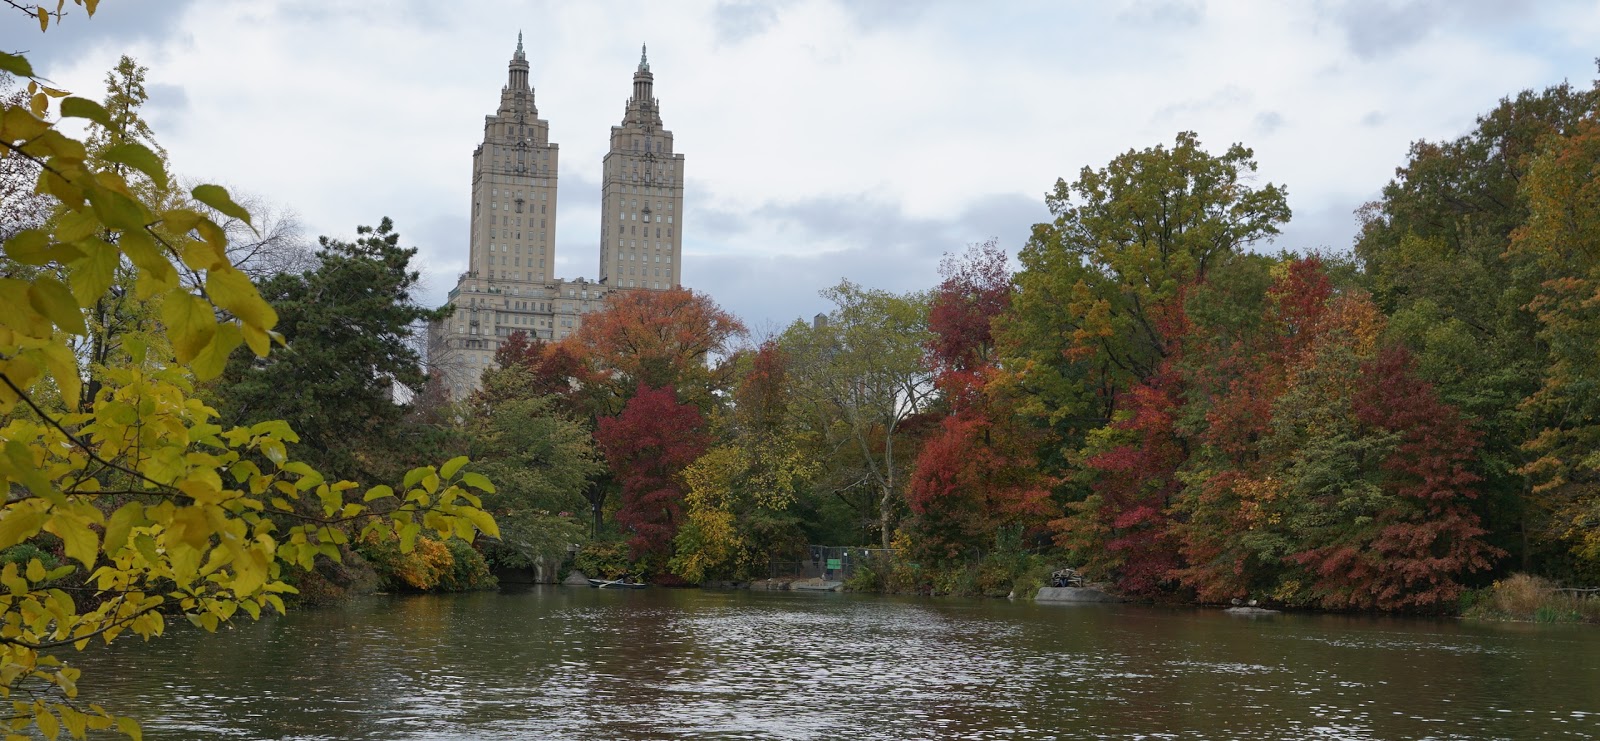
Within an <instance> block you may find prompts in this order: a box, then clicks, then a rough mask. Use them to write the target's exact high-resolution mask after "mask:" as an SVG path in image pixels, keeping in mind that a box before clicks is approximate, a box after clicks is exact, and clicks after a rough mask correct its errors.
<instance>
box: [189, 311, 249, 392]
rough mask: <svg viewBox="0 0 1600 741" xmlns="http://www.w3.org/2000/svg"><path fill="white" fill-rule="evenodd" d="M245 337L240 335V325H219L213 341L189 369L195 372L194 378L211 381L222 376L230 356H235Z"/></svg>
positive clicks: (196, 357) (195, 358)
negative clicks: (236, 349)
mask: <svg viewBox="0 0 1600 741" xmlns="http://www.w3.org/2000/svg"><path fill="white" fill-rule="evenodd" d="M243 340H244V337H243V336H242V335H241V334H240V333H239V325H237V324H234V323H233V322H225V323H223V324H220V325H217V328H216V333H215V334H213V335H212V337H211V341H210V342H208V343H206V346H205V347H204V348H202V349H201V350H200V354H198V355H196V356H195V357H194V362H193V363H190V364H189V368H190V369H191V370H193V371H194V377H195V379H196V380H199V381H209V380H211V379H213V378H216V377H217V376H219V375H222V370H223V369H224V368H226V367H227V366H228V356H229V355H231V354H233V351H234V348H237V347H238V346H239V343H240V342H242V341H243Z"/></svg>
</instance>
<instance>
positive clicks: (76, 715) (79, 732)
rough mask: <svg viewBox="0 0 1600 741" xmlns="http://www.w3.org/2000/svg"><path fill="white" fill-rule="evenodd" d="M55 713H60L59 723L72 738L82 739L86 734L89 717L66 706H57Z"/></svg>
mask: <svg viewBox="0 0 1600 741" xmlns="http://www.w3.org/2000/svg"><path fill="white" fill-rule="evenodd" d="M56 711H57V712H59V713H61V722H62V723H63V724H64V725H66V727H67V733H68V734H69V735H71V736H72V737H73V738H83V734H84V733H86V732H88V729H89V716H87V715H84V714H83V713H80V712H78V711H77V710H74V709H73V708H71V707H68V706H66V705H57V706H56Z"/></svg>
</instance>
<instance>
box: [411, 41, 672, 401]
mask: <svg viewBox="0 0 1600 741" xmlns="http://www.w3.org/2000/svg"><path fill="white" fill-rule="evenodd" d="M508 75H509V79H508V80H507V82H506V85H505V87H503V88H501V90H500V106H499V108H497V109H496V110H495V112H494V113H493V114H491V115H489V116H486V117H485V118H484V124H483V143H481V144H479V145H478V147H477V149H476V150H474V151H473V153H472V217H471V224H472V227H471V237H470V241H469V242H468V267H467V272H465V273H462V274H461V277H460V278H459V279H458V280H457V281H456V286H455V288H454V289H452V290H451V291H450V294H449V299H448V301H449V304H450V305H452V306H454V307H455V312H454V313H453V314H452V315H451V317H450V318H449V319H446V320H444V321H442V322H438V323H435V324H434V325H432V326H430V327H429V328H428V363H429V365H430V367H431V369H432V370H434V371H436V372H438V373H440V374H441V375H442V376H443V378H444V380H445V384H446V386H447V387H448V390H449V392H450V394H451V396H453V397H455V398H458V399H459V398H463V397H464V396H466V395H467V394H468V393H470V392H471V391H472V390H474V389H476V388H478V385H479V379H480V377H481V376H482V374H483V371H484V369H486V368H489V367H491V366H493V365H494V352H495V350H496V349H498V348H499V347H500V343H502V342H504V341H505V340H507V339H509V338H510V337H511V336H512V335H513V334H516V333H518V332H521V333H524V334H526V335H527V336H528V337H530V338H538V339H541V340H545V341H552V342H553V341H559V340H562V339H565V338H566V337H569V336H571V334H572V333H573V332H576V331H577V329H578V327H579V326H581V325H582V324H583V317H584V315H585V314H588V313H590V312H594V311H599V310H600V309H602V308H604V306H605V297H606V295H607V293H609V292H611V291H615V290H618V289H622V290H626V289H665V288H671V287H674V286H678V285H680V283H681V281H680V274H679V272H678V271H679V268H680V267H681V266H682V264H683V261H682V244H683V231H682V227H683V221H682V216H683V155H681V154H674V153H673V152H672V133H671V132H669V131H666V130H664V129H662V128H661V116H660V114H659V112H658V111H657V109H656V100H655V98H654V97H653V96H652V93H651V85H652V83H653V81H654V79H653V77H652V76H651V74H650V63H649V61H648V60H647V59H646V58H645V57H644V55H643V54H642V53H641V55H640V58H639V68H638V70H637V71H635V72H634V75H633V97H632V98H630V99H629V100H628V105H627V112H626V113H625V114H624V115H623V120H622V125H621V126H613V127H611V148H610V153H609V154H607V155H606V157H605V160H604V163H605V177H604V185H603V186H602V188H601V194H602V197H603V198H604V203H603V204H602V207H601V211H602V213H603V215H604V217H603V224H604V228H603V229H602V230H601V237H600V245H599V253H600V279H599V280H598V281H594V280H590V279H587V278H575V279H570V280H569V279H565V278H560V277H558V276H556V275H555V260H556V248H555V245H556V179H557V172H558V169H559V167H558V165H559V158H558V156H559V154H560V151H559V149H558V147H557V146H556V145H555V144H553V143H551V142H550V124H549V122H548V121H545V120H544V119H541V118H539V109H538V108H537V107H536V106H535V105H534V95H533V87H532V86H531V85H530V84H529V82H528V60H527V56H526V55H525V54H524V53H523V49H522V34H520V33H519V34H517V50H516V52H514V53H513V54H512V55H511V62H510V64H509V65H508Z"/></svg>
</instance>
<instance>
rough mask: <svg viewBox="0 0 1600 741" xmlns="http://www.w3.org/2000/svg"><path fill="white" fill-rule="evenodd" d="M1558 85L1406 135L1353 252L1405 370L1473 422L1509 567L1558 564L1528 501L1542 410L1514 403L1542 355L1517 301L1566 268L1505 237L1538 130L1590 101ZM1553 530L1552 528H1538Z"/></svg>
mask: <svg viewBox="0 0 1600 741" xmlns="http://www.w3.org/2000/svg"><path fill="white" fill-rule="evenodd" d="M1597 95H1600V93H1597V92H1596V90H1594V89H1582V88H1577V87H1573V86H1571V85H1568V84H1566V83H1563V84H1560V85H1556V86H1552V87H1549V88H1546V89H1544V90H1542V91H1533V90H1529V91H1524V92H1522V93H1519V94H1517V95H1515V96H1511V97H1508V98H1505V99H1504V100H1502V101H1500V103H1499V104H1498V105H1497V106H1495V107H1494V108H1493V109H1491V110H1490V111H1488V112H1486V113H1484V114H1483V115H1481V116H1479V117H1478V119H1477V122H1476V125H1475V126H1474V127H1473V129H1472V130H1471V131H1470V132H1468V133H1466V134H1464V135H1463V136H1460V137H1457V138H1455V139H1451V140H1443V141H1426V140H1424V141H1418V142H1416V143H1414V144H1413V145H1412V147H1411V151H1410V153H1409V156H1408V157H1407V160H1406V162H1405V164H1404V165H1403V166H1401V167H1400V168H1398V169H1397V170H1396V175H1395V178H1394V179H1393V180H1392V181H1390V183H1389V184H1388V185H1387V186H1385V187H1384V189H1383V196H1382V198H1381V199H1380V200H1378V201H1376V202H1374V203H1371V204H1368V205H1367V206H1366V207H1365V208H1363V210H1362V211H1361V232H1360V235H1359V237H1358V238H1357V241H1356V254H1357V255H1358V256H1359V257H1360V259H1361V263H1362V267H1363V272H1364V274H1365V276H1366V278H1367V281H1368V282H1369V284H1370V286H1371V290H1372V292H1373V297H1374V300H1376V301H1377V303H1378V305H1379V307H1380V308H1381V309H1382V310H1383V311H1384V313H1385V314H1387V315H1389V317H1390V321H1389V332H1390V333H1391V335H1393V336H1394V337H1395V338H1396V339H1397V340H1399V341H1402V342H1404V343H1405V344H1406V345H1407V346H1408V347H1410V348H1411V349H1412V350H1413V351H1414V353H1415V354H1416V363H1417V372H1418V373H1420V374H1421V375H1422V376H1423V377H1424V378H1426V379H1427V380H1429V381H1431V382H1432V383H1434V384H1435V385H1436V387H1437V388H1438V391H1439V393H1440V394H1441V396H1442V397H1443V398H1444V399H1445V400H1446V401H1447V402H1449V403H1451V404H1453V405H1455V406H1457V407H1459V408H1460V409H1462V410H1463V411H1464V412H1466V413H1467V414H1470V415H1472V416H1473V417H1475V418H1477V419H1478V420H1481V429H1482V431H1483V444H1482V447H1481V459H1482V460H1481V462H1480V463H1478V464H1477V465H1476V466H1475V469H1476V470H1478V471H1479V473H1480V474H1481V475H1482V476H1484V481H1483V482H1482V484H1481V486H1482V490H1483V492H1484V496H1485V498H1486V502H1485V512H1486V516H1488V517H1489V518H1490V524H1491V526H1492V527H1493V528H1494V529H1495V530H1496V531H1498V534H1497V537H1496V538H1495V542H1496V544H1497V545H1499V546H1501V547H1504V548H1506V549H1508V550H1511V551H1512V552H1513V555H1514V556H1515V560H1516V562H1518V563H1519V564H1520V566H1521V567H1522V568H1523V569H1538V570H1542V571H1546V572H1547V573H1548V572H1551V571H1552V570H1553V571H1555V572H1562V573H1565V572H1566V571H1567V569H1568V568H1569V567H1567V566H1565V565H1563V563H1564V562H1565V561H1566V560H1567V558H1568V557H1567V555H1566V554H1565V553H1564V551H1565V550H1566V548H1565V547H1564V546H1562V545H1560V543H1562V542H1566V541H1564V540H1562V539H1560V538H1559V535H1558V534H1559V533H1560V532H1562V531H1564V527H1563V525H1562V524H1561V519H1562V518H1560V517H1556V516H1554V514H1553V512H1552V510H1550V509H1549V508H1547V507H1544V506H1542V505H1541V504H1539V503H1538V499H1537V498H1536V497H1535V496H1534V491H1533V490H1534V487H1535V486H1536V481H1535V478H1534V477H1530V476H1529V475H1527V473H1526V471H1527V470H1529V469H1528V467H1529V466H1530V465H1531V464H1533V463H1534V462H1535V461H1536V460H1537V459H1539V458H1540V457H1542V456H1541V454H1540V453H1539V452H1538V451H1535V450H1533V449H1531V448H1527V447H1524V443H1525V442H1526V441H1528V440H1530V439H1532V438H1533V437H1535V436H1536V435H1538V434H1539V432H1540V430H1542V429H1545V428H1546V427H1547V425H1548V424H1549V423H1550V422H1551V420H1552V419H1554V417H1551V416H1549V411H1550V410H1551V409H1552V408H1551V407H1546V406H1542V405H1539V404H1532V403H1525V400H1527V399H1529V398H1530V397H1532V396H1534V395H1535V394H1536V393H1537V392H1538V391H1539V389H1540V386H1541V379H1543V378H1544V377H1545V367H1546V365H1547V363H1548V362H1549V357H1548V355H1547V352H1546V346H1545V342H1546V341H1545V340H1544V339H1543V338H1541V337H1540V336H1539V334H1540V332H1541V323H1540V320H1539V318H1538V317H1537V312H1536V311H1535V310H1534V309H1533V308H1532V307H1531V306H1530V305H1531V303H1532V302H1533V301H1534V299H1535V297H1536V295H1537V294H1539V293H1540V292H1541V290H1542V288H1541V287H1542V286H1543V285H1544V284H1545V282H1546V281H1547V280H1549V279H1552V278H1556V277H1559V276H1562V275H1568V274H1569V273H1568V272H1567V269H1566V266H1564V265H1561V264H1559V263H1557V262H1549V261H1543V260H1540V259H1538V256H1537V254H1536V253H1537V251H1530V250H1522V249H1509V248H1510V247H1511V243H1512V234H1513V232H1515V231H1517V230H1518V229H1519V228H1521V227H1522V226H1523V225H1524V223H1526V222H1527V221H1528V219H1529V215H1530V204H1529V200H1528V191H1527V189H1526V188H1525V187H1524V183H1525V182H1526V181H1527V180H1528V178H1529V176H1530V171H1531V170H1532V168H1533V167H1534V161H1535V158H1536V157H1537V155H1538V154H1539V152H1540V151H1541V146H1542V143H1543V142H1546V141H1553V140H1560V139H1562V138H1564V137H1566V136H1568V135H1569V134H1571V133H1572V132H1574V131H1576V130H1577V129H1578V128H1579V126H1580V122H1581V121H1582V120H1583V119H1584V117H1585V116H1587V115H1589V114H1590V112H1591V111H1593V110H1595V108H1596V105H1597V104H1600V98H1597ZM1552 536H1555V537H1552Z"/></svg>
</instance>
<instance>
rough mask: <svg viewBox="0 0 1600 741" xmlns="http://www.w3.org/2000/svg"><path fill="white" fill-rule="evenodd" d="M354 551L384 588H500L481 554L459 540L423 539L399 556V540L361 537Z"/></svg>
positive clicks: (402, 589)
mask: <svg viewBox="0 0 1600 741" xmlns="http://www.w3.org/2000/svg"><path fill="white" fill-rule="evenodd" d="M356 551H357V552H358V553H360V554H361V556H362V557H364V558H365V559H366V560H367V562H368V563H370V564H371V565H372V568H373V570H374V571H375V572H376V573H377V575H378V578H379V579H380V580H381V582H382V584H383V586H384V587H385V588H387V589H393V590H397V591H409V592H433V591H439V592H466V591H472V590H476V589H493V588H495V587H496V586H498V585H499V583H498V582H497V581H496V580H495V578H494V576H493V575H491V574H490V573H489V564H488V563H487V562H485V561H484V559H483V555H482V554H480V553H478V551H477V550H476V549H474V548H473V547H472V545H471V544H469V543H467V542H466V541H463V540H460V539H458V538H451V539H449V540H444V541H441V540H436V539H434V538H430V537H426V536H423V537H420V538H418V539H417V543H416V547H415V548H413V549H412V550H411V552H410V553H402V552H401V551H400V543H399V541H398V540H395V539H392V538H375V537H364V538H362V539H361V540H360V541H359V542H358V544H357V547H356Z"/></svg>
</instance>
